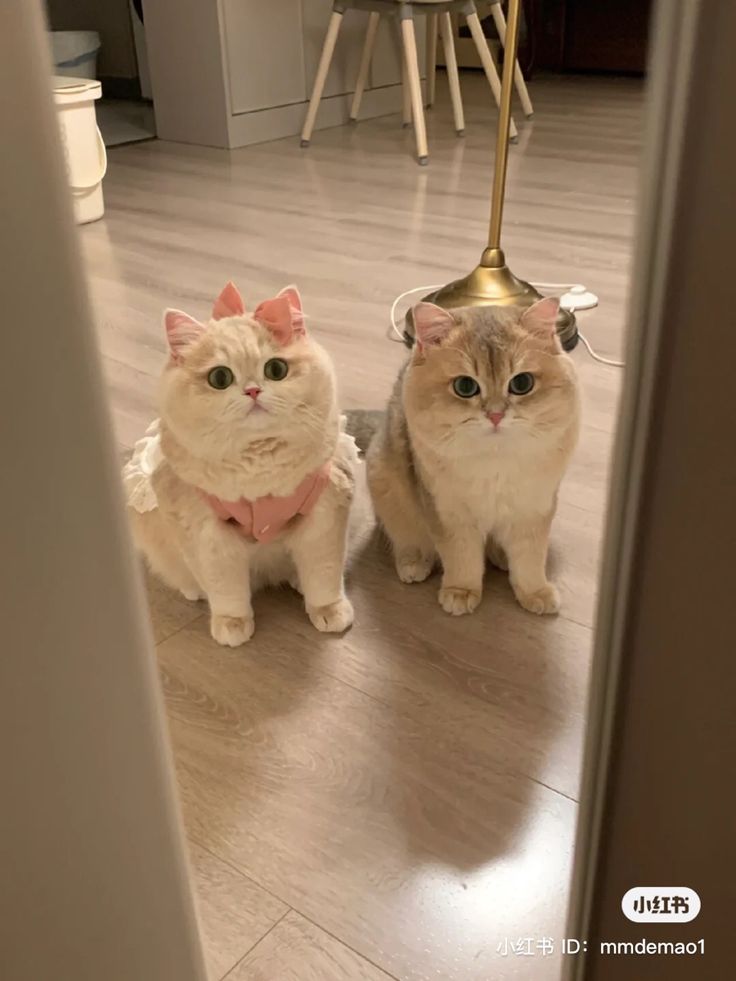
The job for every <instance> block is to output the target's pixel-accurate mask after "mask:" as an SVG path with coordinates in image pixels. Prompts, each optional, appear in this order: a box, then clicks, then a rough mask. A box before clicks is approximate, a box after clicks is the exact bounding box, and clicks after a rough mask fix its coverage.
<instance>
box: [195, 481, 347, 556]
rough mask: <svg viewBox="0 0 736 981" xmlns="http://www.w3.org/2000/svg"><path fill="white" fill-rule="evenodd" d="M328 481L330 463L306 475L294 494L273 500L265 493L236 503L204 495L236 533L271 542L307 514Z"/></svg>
mask: <svg viewBox="0 0 736 981" xmlns="http://www.w3.org/2000/svg"><path fill="white" fill-rule="evenodd" d="M329 479H330V461H328V462H327V463H325V465H324V466H323V467H320V469H319V470H315V471H314V473H310V474H307V476H306V477H305V478H304V480H303V481H302V482H301V483H300V484H299V486H298V487H297V489H296V490H295V491H294V493H293V494H289V496H288V497H274V495H273V494H266V495H265V496H264V497H257V498H256V499H255V501H249V500H248V498H247V497H241V498H240V500H239V501H222V500H220V498H219V497H215V496H214V494H205V493H204V492H203V496H204V498H205V500H206V501H207V502H208V503H209V504H210V505H211V507H212V510H213V511H214V512H215V514H216V515H217V517H218V518H222V520H223V521H229V522H230V523H231V524H234V525H239V530H240V531H241V532H242V533H243V534H244V535H245V536H246V537H247V538H252V539H254V540H255V541H257V542H263V543H266V542H272V541H273V540H274V538H276V537H277V536H278V535H279V534H280V533H281V532H282V531H283V530H284V528H285V527H286V526H287V525H288V523H289V522H290V521H291V519H292V518H295V517H296V516H297V515H298V514H309V512H310V511H312V510H313V508H314V506H315V504H316V503H317V501H318V500H319V496H320V494H321V493H322V491H323V490H324V489H325V487H326V486H327V483H328V481H329Z"/></svg>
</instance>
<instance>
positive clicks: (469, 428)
mask: <svg viewBox="0 0 736 981" xmlns="http://www.w3.org/2000/svg"><path fill="white" fill-rule="evenodd" d="M558 308H559V301H558V300H556V299H555V298H553V297H546V298H543V299H541V300H538V301H537V302H536V303H535V304H534V305H533V306H531V307H529V308H527V309H521V308H505V307H465V308H459V309H454V310H444V309H442V308H441V307H438V306H435V305H434V304H432V303H426V302H425V303H420V304H418V305H417V306H416V307H415V308H414V325H415V334H416V345H415V347H414V352H413V355H412V357H411V358H410V360H409V362H408V363H407V364H406V365H405V366H404V368H403V369H402V371H401V372H400V374H399V377H398V380H397V382H396V386H395V389H394V392H393V395H392V397H391V399H390V401H389V405H388V409H387V411H386V413H385V416H384V418H383V420H382V422H381V424H380V426H379V427H378V429H377V431H376V433H375V435H374V436H373V439H372V441H371V442H370V444H369V446H368V450H367V455H366V462H367V469H368V474H367V475H368V484H369V487H370V491H371V497H372V499H373V504H374V508H375V511H376V515H377V517H378V520H379V522H380V524H381V525H382V526H383V528H384V530H385V531H386V533H387V535H388V537H389V539H390V541H391V544H392V547H393V555H394V561H395V564H396V571H397V573H398V575H399V579H401V580H402V582H421V581H422V580H424V579H426V578H427V577H428V576H429V574H430V573H431V572H432V569H433V567H434V565H435V563H436V559H437V557H439V559H440V562H441V564H442V570H443V573H442V583H441V588H440V591H439V602H440V605H441V606H442V608H443V609H444V610H445V611H446V612H447V613H450V614H453V615H456V616H458V615H461V614H465V613H472V612H473V610H475V608H476V607H477V606H478V603H479V602H480V599H481V595H482V590H483V574H484V569H485V559H486V558H488V559H490V561H491V562H492V563H493V564H495V565H497V566H499V567H500V568H503V569H506V568H508V570H509V573H510V580H511V585H512V588H513V590H514V593H515V595H516V598H517V600H518V601H519V603H520V604H521V605H522V606H523V607H524V608H525V609H527V610H530V611H531V612H533V613H538V614H544V613H557V612H558V611H559V608H560V597H559V593H558V591H557V589H556V588H555V586H554V585H552V583H550V582H549V581H548V580H547V576H546V572H545V564H546V558H547V547H548V540H549V531H550V524H551V521H552V518H553V515H554V512H555V509H556V503H557V489H558V486H559V484H560V480H561V479H562V476H563V474H564V472H565V469H566V466H567V464H568V461H569V459H570V456H571V454H572V452H573V449H574V447H575V444H576V441H577V435H578V429H579V417H580V409H579V394H578V384H577V379H576V373H575V369H574V366H573V363H572V361H571V360H570V358H568V357H567V355H565V354H564V353H563V351H562V347H561V346H560V342H559V340H558V337H557V332H556V329H555V321H556V316H557V311H558ZM363 428H364V427H363ZM358 442H359V444H362V445H363V446H365V443H366V435H365V432H360V433H359V440H358Z"/></svg>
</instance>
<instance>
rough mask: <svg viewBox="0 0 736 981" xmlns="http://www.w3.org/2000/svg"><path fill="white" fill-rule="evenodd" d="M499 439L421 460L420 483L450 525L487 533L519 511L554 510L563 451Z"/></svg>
mask: <svg viewBox="0 0 736 981" xmlns="http://www.w3.org/2000/svg"><path fill="white" fill-rule="evenodd" d="M491 438H492V439H493V437H491ZM498 443H499V445H498V446H490V447H488V448H487V450H486V452H479V453H477V454H474V455H472V456H471V455H468V456H458V457H452V456H450V457H445V458H444V459H440V458H435V459H434V460H425V461H424V465H423V466H422V478H423V482H424V484H425V487H426V489H427V491H428V492H429V494H430V496H431V498H432V500H433V503H434V507H435V509H436V511H437V514H438V516H439V517H440V519H441V521H442V523H443V525H445V526H446V527H447V528H448V530H450V529H451V527H452V525H453V524H455V523H461V524H467V523H471V524H474V525H476V526H477V527H478V528H479V530H480V531H482V532H483V533H484V534H490V533H491V532H492V531H493V530H494V528H498V527H499V526H503V525H506V524H509V523H512V522H513V521H514V520H515V519H516V518H518V517H520V516H522V515H524V516H531V515H544V514H548V513H549V512H550V510H551V509H552V507H553V505H554V498H555V493H556V491H557V487H558V485H559V481H560V478H561V475H562V470H563V467H564V460H563V459H562V458H561V454H559V453H556V452H554V449H553V448H549V449H548V448H545V450H546V452H540V448H539V447H531V446H530V447H525V446H523V445H522V446H518V445H511V444H507V443H505V442H501V440H500V439H499V440H498ZM428 464H429V465H428Z"/></svg>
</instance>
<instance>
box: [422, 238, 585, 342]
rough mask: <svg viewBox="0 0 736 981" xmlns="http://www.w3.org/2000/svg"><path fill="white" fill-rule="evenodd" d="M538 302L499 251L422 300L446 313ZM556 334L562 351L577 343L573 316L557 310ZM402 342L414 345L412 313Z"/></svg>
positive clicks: (485, 255) (534, 292) (487, 253)
mask: <svg viewBox="0 0 736 981" xmlns="http://www.w3.org/2000/svg"><path fill="white" fill-rule="evenodd" d="M540 298H541V293H538V292H537V290H535V289H534V287H533V286H531V285H530V284H529V283H526V282H525V281H524V280H523V279H517V278H516V276H514V274H513V273H512V272H511V270H510V269H509V267H508V266H507V265H506V258H505V256H504V254H503V251H502V250H501V249H490V248H489V249H486V250H485V251H484V253H483V255H482V256H481V259H480V265H479V266H476V267H475V269H474V270H473V271H472V272H471V273H470V274H469V275H468V276H464V277H463V278H462V279H456V280H455V281H454V282H452V283H448V284H447V286H443V287H441V288H440V289H439V290H436V291H435V292H434V293H429V294H428V295H427V296H425V297H424V299H425V300H426V301H428V302H429V303H436V304H437V306H440V307H444V308H445V309H450V308H452V307H480V306H502V307H506V306H520V307H528V306H531V305H532V303H534V302H535V301H536V300H539V299H540ZM557 334H558V336H559V338H560V342H561V344H562V347H563V348H564V349H565V350H566V351H572V349H573V348H574V347H575V345H576V344H577V342H578V329H577V325H576V323H575V316H574V314H572V313H571V312H570V311H569V310H563V309H562V308H560V312H559V314H558V315H557ZM404 340H405V342H406V344H407V346H408V347H411V346H412V344H413V343H414V323H413V321H412V312H411V310H409V311H408V312H407V314H406V322H405V326H404Z"/></svg>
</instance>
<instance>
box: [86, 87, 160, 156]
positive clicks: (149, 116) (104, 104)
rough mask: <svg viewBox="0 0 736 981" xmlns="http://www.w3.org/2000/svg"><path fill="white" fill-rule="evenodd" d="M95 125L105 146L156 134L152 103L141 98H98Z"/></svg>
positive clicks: (135, 141) (148, 138)
mask: <svg viewBox="0 0 736 981" xmlns="http://www.w3.org/2000/svg"><path fill="white" fill-rule="evenodd" d="M95 108H96V111H97V125H98V126H99V128H100V132H101V133H102V139H103V140H104V141H105V146H107V147H111V146H118V145H119V144H120V143H138V142H140V141H141V140H150V139H152V137H154V136H155V135H156V121H155V119H154V116H153V105H152V104H151V103H150V102H145V101H143V100H139V101H135V100H129V99H100V101H99V102H97V104H96V106H95Z"/></svg>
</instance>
